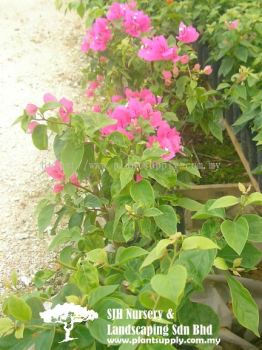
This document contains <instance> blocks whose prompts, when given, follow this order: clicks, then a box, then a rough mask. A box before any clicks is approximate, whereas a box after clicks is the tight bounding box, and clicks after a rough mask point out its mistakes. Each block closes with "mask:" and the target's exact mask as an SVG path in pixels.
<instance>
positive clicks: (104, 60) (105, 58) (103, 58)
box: [99, 56, 108, 63]
mask: <svg viewBox="0 0 262 350" xmlns="http://www.w3.org/2000/svg"><path fill="white" fill-rule="evenodd" d="M99 61H100V62H101V63H106V62H107V61H108V58H107V57H105V56H100V57H99Z"/></svg>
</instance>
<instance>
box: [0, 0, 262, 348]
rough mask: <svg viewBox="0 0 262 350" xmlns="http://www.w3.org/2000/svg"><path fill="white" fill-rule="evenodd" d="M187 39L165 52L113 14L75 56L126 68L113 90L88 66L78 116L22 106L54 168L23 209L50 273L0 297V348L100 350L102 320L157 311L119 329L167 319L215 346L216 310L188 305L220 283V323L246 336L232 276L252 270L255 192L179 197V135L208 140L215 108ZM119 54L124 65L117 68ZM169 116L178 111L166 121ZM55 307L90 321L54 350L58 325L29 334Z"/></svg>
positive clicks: (188, 33) (184, 183)
mask: <svg viewBox="0 0 262 350" xmlns="http://www.w3.org/2000/svg"><path fill="white" fill-rule="evenodd" d="M198 37H199V33H198V32H197V30H196V29H195V28H194V27H193V26H192V25H191V24H187V25H186V24H185V23H183V22H181V23H180V25H179V28H177V33H176V42H174V41H173V43H170V42H169V41H168V39H167V38H165V36H164V35H162V34H161V33H154V29H153V28H152V21H151V19H150V17H149V16H147V15H146V13H144V12H142V11H141V10H138V9H137V7H136V4H135V3H133V2H131V3H129V4H118V3H115V4H114V5H112V6H109V8H108V12H107V14H106V16H104V17H103V18H99V19H97V20H96V21H95V22H94V24H93V25H92V28H91V29H89V30H88V32H87V34H86V37H85V39H84V41H83V44H82V49H83V50H84V51H91V55H94V57H93V58H92V59H91V61H92V60H93V62H94V61H95V60H96V62H97V66H99V65H100V64H101V65H102V64H105V63H106V64H108V61H109V60H110V61H111V60H112V62H113V59H114V60H115V59H117V57H118V58H119V56H118V53H120V54H121V62H118V65H117V66H116V68H115V70H116V72H117V71H118V70H119V69H121V67H123V65H127V66H126V68H125V69H126V70H125V72H127V71H128V67H129V68H130V76H127V77H125V78H126V79H125V81H123V80H122V79H121V83H120V84H117V83H116V86H115V89H113V81H114V76H112V77H111V78H110V74H109V77H108V76H104V75H102V74H101V71H99V72H97V71H96V69H95V68H94V71H95V73H93V72H92V74H95V79H93V80H92V81H91V82H90V83H89V86H88V89H87V95H88V97H89V98H93V99H94V103H93V106H91V107H90V111H88V112H77V111H76V110H75V107H74V104H73V102H72V101H70V100H68V99H66V98H61V99H59V98H56V97H55V96H53V95H52V94H50V93H47V94H45V95H44V98H43V105H42V106H36V105H34V104H32V103H30V104H28V105H27V106H26V108H25V110H24V113H23V115H22V116H21V117H19V119H18V122H20V123H21V126H22V128H23V130H24V131H25V132H27V133H29V134H31V135H32V141H33V143H34V145H35V146H36V147H37V148H38V149H40V150H47V149H48V148H49V146H51V145H52V146H53V151H54V154H55V158H56V160H55V161H54V163H52V164H50V165H48V166H47V167H46V174H47V176H49V177H50V179H51V182H52V187H53V190H52V193H50V194H49V195H47V196H46V197H45V198H44V199H43V200H42V201H41V202H40V203H39V206H38V208H37V211H38V228H39V231H40V232H47V231H48V232H50V233H51V235H52V236H53V239H52V241H51V243H50V246H49V249H50V250H51V251H55V253H56V265H55V267H54V268H53V269H51V268H50V269H45V270H41V271H39V272H37V273H36V275H35V277H34V290H33V291H32V292H31V293H23V294H22V293H21V292H20V291H19V290H15V291H13V293H12V295H10V296H8V297H7V298H6V300H5V302H4V304H3V314H4V317H3V318H2V319H0V335H1V338H0V348H1V349H30V348H32V347H33V348H35V349H36V350H49V349H54V350H55V349H57V350H58V349H62V348H63V349H77V350H79V349H83V350H84V349H85V350H87V349H90V350H94V349H107V348H108V346H109V345H110V344H109V340H110V337H109V336H108V327H113V326H117V325H119V322H120V321H119V320H110V319H108V317H107V313H106V310H108V309H132V310H152V311H154V310H163V312H164V314H163V317H162V318H157V319H153V320H151V321H149V320H146V319H142V320H141V319H140V320H131V321H130V320H129V323H130V322H131V324H132V325H140V326H146V325H149V324H150V325H152V326H157V325H163V324H166V325H168V324H169V323H170V321H168V319H167V318H166V314H165V313H166V312H168V311H170V310H171V311H172V314H173V322H175V323H176V324H177V325H183V324H184V325H193V324H202V325H212V334H211V336H210V337H211V338H216V337H218V336H219V332H220V314H219V310H217V309H214V308H213V307H212V302H211V303H210V304H209V303H200V302H199V301H197V300H196V296H197V295H199V293H201V291H203V289H204V288H205V286H206V283H207V281H208V280H211V281H212V278H214V276H217V275H219V276H220V277H221V276H222V277H223V278H224V280H225V283H226V285H228V290H229V294H230V297H229V300H230V302H231V305H232V307H231V308H230V309H229V310H230V313H231V314H232V319H233V318H234V319H235V320H236V321H237V322H238V327H241V329H248V330H250V331H251V332H253V334H254V335H256V336H259V330H258V327H259V312H258V307H257V305H256V303H255V301H254V299H253V297H252V295H251V293H250V292H249V290H248V289H247V288H246V287H245V286H244V285H243V284H242V283H241V279H240V278H239V276H240V275H241V274H242V273H243V272H245V271H249V270H252V269H253V268H255V266H256V265H257V264H258V262H259V261H260V259H261V255H262V254H261V251H259V250H258V249H257V248H256V246H255V244H256V243H257V242H262V233H261V229H260V227H261V220H262V219H261V217H260V216H259V215H258V214H257V213H252V214H250V213H249V211H248V210H249V208H250V207H254V206H261V205H262V195H261V193H258V192H253V193H252V192H251V189H250V188H247V187H245V186H244V185H242V184H240V185H239V196H225V197H221V198H219V199H210V200H208V201H207V202H205V203H200V202H197V201H195V200H193V199H192V198H190V197H185V196H184V195H183V191H181V190H182V189H184V188H190V185H191V184H192V183H193V181H194V178H195V177H197V176H199V172H198V169H197V168H196V167H195V166H194V165H193V164H192V163H191V161H190V157H189V152H188V150H187V147H186V144H184V141H183V127H184V126H185V125H186V124H187V123H193V124H194V125H195V126H198V125H200V126H201V127H202V128H204V129H205V130H206V131H211V132H212V133H216V134H217V133H218V132H214V130H218V129H219V128H220V126H219V125H217V124H218V122H219V120H220V118H221V115H220V114H219V113H220V112H216V113H217V118H218V119H217V120H214V118H213V119H212V117H210V111H220V104H221V102H220V101H219V99H216V94H217V93H216V92H215V91H213V90H210V89H209V88H208V87H206V88H205V87H204V86H205V80H204V79H202V76H203V77H205V76H207V75H209V74H210V73H211V72H212V67H210V66H206V67H202V68H201V67H200V65H199V64H198V62H197V61H196V55H195V54H194V51H193V49H192V47H191V46H190V45H191V44H192V43H193V42H195V41H196V40H197V39H198ZM119 45H120V46H119ZM125 45H126V49H127V50H131V58H132V60H133V63H132V62H128V61H125V59H126V57H127V56H126V54H125V50H124V47H125ZM114 50H115V51H114ZM113 52H114V54H113ZM102 57H103V59H102ZM128 57H129V59H130V56H128ZM122 59H123V60H122ZM102 61H103V62H102ZM132 67H133V68H134V67H135V68H137V69H134V70H132V69H133V68H132ZM112 70H113V67H112V68H111V66H110V68H109V72H110V71H112ZM136 72H137V73H139V74H140V76H138V77H136ZM133 73H134V75H133ZM109 78H110V79H111V83H110V81H109V80H108V79H109ZM132 82H133V83H132ZM129 83H130V84H129ZM199 84H200V85H199ZM129 85H131V86H129ZM98 89H100V90H99V95H98V97H97V98H96V93H97V91H98ZM103 91H106V94H103ZM101 96H103V98H102V97H101ZM171 105H172V106H175V110H176V109H181V110H182V111H181V113H177V114H175V116H174V110H173V109H172V111H171V112H170V106H171ZM185 106H186V110H185V108H184V107H185ZM205 116H206V117H205ZM207 116H208V117H207ZM205 118H206V119H205ZM209 118H210V119H209ZM212 123H213V124H212ZM211 125H212V127H211ZM216 136H217V135H216ZM184 209H186V210H187V211H189V212H190V213H191V214H192V215H191V216H192V218H193V219H194V220H198V221H199V225H198V226H197V227H194V228H193V229H192V230H189V229H186V228H185V225H184V223H183V210H184ZM204 282H205V284H204ZM63 303H68V304H66V305H72V304H77V305H80V306H82V307H84V308H87V309H88V310H90V309H92V310H94V312H96V313H97V314H98V318H97V319H95V320H94V321H92V322H91V321H90V322H88V323H85V322H82V323H81V322H76V323H75V327H74V329H71V328H70V332H71V333H70V337H71V341H70V342H68V343H63V344H60V343H59V342H61V341H63V339H64V331H63V327H62V325H59V324H54V323H53V322H51V321H52V319H51V318H50V323H43V320H42V319H41V317H40V314H42V313H43V312H44V309H45V308H47V307H48V305H49V307H50V306H51V307H55V306H56V305H58V304H63ZM58 309H59V310H60V311H61V308H60V307H58ZM79 310H80V309H79ZM81 310H82V309H81ZM63 322H64V323H65V322H67V321H66V320H64V319H63ZM68 322H69V320H68ZM120 323H121V322H120ZM194 337H198V338H199V336H196V335H193V334H192V333H190V334H188V335H184V337H183V339H184V341H185V343H184V344H186V342H187V340H188V339H189V338H190V339H191V341H192V338H194ZM117 338H118V337H116V336H114V343H113V345H110V348H112V349H120V350H129V349H139V350H150V349H158V348H159V345H158V347H156V345H154V344H146V345H145V344H144V343H143V341H145V339H146V335H144V336H143V335H142V337H141V338H142V341H141V343H138V342H137V340H136V339H137V335H132V334H131V335H130V336H129V337H128V339H129V343H128V344H127V343H126V344H120V343H119V341H117V340H118V339H117ZM156 338H158V342H159V344H160V346H162V345H161V344H165V348H167V349H175V348H179V344H178V345H177V344H173V345H170V344H171V343H168V339H171V338H172V334H171V333H170V334H167V335H157V336H156ZM202 338H205V337H202ZM111 344H112V343H111ZM213 347H214V345H211V344H209V345H207V344H205V345H203V344H197V345H195V348H199V349H206V348H208V349H212V348H213ZM180 348H181V347H180ZM182 348H183V347H182Z"/></svg>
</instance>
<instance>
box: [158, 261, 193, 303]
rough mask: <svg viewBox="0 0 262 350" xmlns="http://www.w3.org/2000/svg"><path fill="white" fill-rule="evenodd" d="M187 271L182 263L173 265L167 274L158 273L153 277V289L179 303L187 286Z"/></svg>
mask: <svg viewBox="0 0 262 350" xmlns="http://www.w3.org/2000/svg"><path fill="white" fill-rule="evenodd" d="M186 279H187V271H186V269H185V267H184V266H182V265H175V266H173V267H172V268H171V269H170V270H169V272H168V274H167V275H163V274H157V275H155V276H154V277H153V278H152V279H151V286H152V288H153V290H154V291H155V292H156V293H157V294H158V295H160V296H161V297H163V298H166V299H168V300H171V301H172V302H173V303H174V304H176V305H178V304H179V302H180V300H181V297H182V295H183V293H184V289H185V286H186Z"/></svg>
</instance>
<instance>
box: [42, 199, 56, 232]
mask: <svg viewBox="0 0 262 350" xmlns="http://www.w3.org/2000/svg"><path fill="white" fill-rule="evenodd" d="M54 209H55V206H54V205H53V204H49V205H47V206H45V207H43V208H42V209H41V210H40V213H39V215H38V230H39V231H40V232H44V230H45V229H46V228H47V226H48V225H50V222H51V219H52V216H53V213H54Z"/></svg>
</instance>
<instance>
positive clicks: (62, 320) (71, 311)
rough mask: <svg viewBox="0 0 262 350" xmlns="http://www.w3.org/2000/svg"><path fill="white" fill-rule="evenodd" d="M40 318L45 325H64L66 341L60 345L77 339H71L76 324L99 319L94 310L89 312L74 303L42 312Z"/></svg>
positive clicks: (58, 305)
mask: <svg viewBox="0 0 262 350" xmlns="http://www.w3.org/2000/svg"><path fill="white" fill-rule="evenodd" d="M40 317H41V318H42V319H43V321H44V322H45V323H57V324H63V325H64V330H65V339H64V340H62V341H61V342H60V343H64V342H68V341H71V340H74V339H77V338H71V337H70V333H71V331H72V330H73V328H74V324H75V323H82V322H87V321H93V320H95V319H97V318H98V313H97V312H95V311H94V310H87V309H86V308H85V307H82V306H80V305H76V304H73V303H64V304H57V305H56V306H55V307H54V308H53V309H49V310H46V311H43V312H40Z"/></svg>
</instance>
